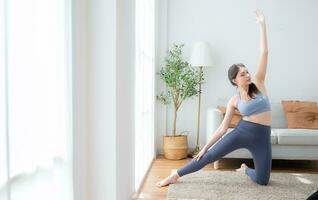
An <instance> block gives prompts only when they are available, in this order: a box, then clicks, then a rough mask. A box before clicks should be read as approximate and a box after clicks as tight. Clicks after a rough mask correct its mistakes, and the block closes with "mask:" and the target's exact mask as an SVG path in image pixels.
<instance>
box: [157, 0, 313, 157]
mask: <svg viewBox="0 0 318 200" xmlns="http://www.w3.org/2000/svg"><path fill="white" fill-rule="evenodd" d="M159 8H161V13H160V15H161V18H159V21H158V26H159V28H158V30H159V31H158V32H157V33H158V35H159V36H158V44H159V45H158V46H157V48H158V49H157V51H158V54H157V55H158V56H159V57H158V66H157V67H158V69H157V71H158V70H159V67H161V66H162V61H163V56H164V55H165V54H164V51H165V50H166V48H167V46H171V45H172V44H173V43H184V44H185V52H184V53H185V54H184V55H185V59H187V60H189V57H190V54H191V50H192V47H193V45H194V43H195V42H196V41H198V40H203V41H207V42H209V43H210V44H211V46H212V51H213V55H212V56H213V59H214V60H215V68H206V69H204V76H205V80H206V83H205V84H204V85H203V86H202V90H203V94H202V98H201V123H200V130H201V131H200V136H201V137H200V142H201V145H204V144H205V126H206V122H205V120H206V110H207V108H208V107H210V106H217V105H226V102H227V101H228V99H229V98H230V97H231V96H232V95H233V94H234V93H235V92H236V89H235V87H233V86H232V85H231V84H230V82H229V81H228V78H227V70H228V68H229V67H230V65H231V64H233V63H236V62H243V63H245V64H246V66H247V67H248V68H249V71H250V72H251V73H252V76H253V75H254V74H255V71H256V67H257V63H258V54H259V28H258V25H257V24H256V22H255V13H254V11H255V9H256V8H261V9H262V10H263V12H264V14H265V17H266V21H267V31H268V47H269V63H268V70H267V77H266V85H267V89H268V92H269V97H270V100H271V102H273V103H279V102H280V101H281V100H286V99H293V100H313V101H318V93H317V86H318V83H317V74H318V64H317V57H318V45H317V44H318V24H317V20H318V13H317V12H316V8H318V1H315V0H304V1H297V0H288V1H287V0H280V1H274V0H271V1H261V0H257V1H255V0H244V1H236V0H224V1H216V0H196V1H194V0H188V1H184V0H169V1H160V5H159ZM166 44H168V45H166ZM157 81H158V82H157V84H158V90H159V89H161V88H162V87H163V84H162V83H161V82H160V81H159V80H157ZM157 92H158V91H157ZM197 103H198V102H197V99H190V100H188V101H186V102H184V104H183V105H182V106H181V109H180V112H179V113H178V119H177V131H179V132H182V131H190V134H189V140H190V141H189V146H190V148H193V147H194V146H195V141H196V127H197V114H196V113H197ZM158 109H160V110H158V113H159V114H158V121H157V130H158V132H157V137H156V138H157V151H158V152H159V153H162V152H163V151H162V135H163V134H165V132H166V131H167V132H169V133H171V129H172V128H171V123H172V119H171V117H172V114H171V111H172V110H171V109H168V111H167V117H165V114H163V112H165V108H164V107H163V106H159V105H158Z"/></svg>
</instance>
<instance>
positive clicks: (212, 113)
mask: <svg viewBox="0 0 318 200" xmlns="http://www.w3.org/2000/svg"><path fill="white" fill-rule="evenodd" d="M223 118H224V115H223V113H222V112H221V111H220V110H219V109H217V108H215V107H211V108H208V110H207V119H206V120H207V121H206V142H208V141H209V139H210V138H211V137H212V134H213V133H214V132H215V131H216V129H217V128H218V127H219V126H220V125H221V123H222V121H223Z"/></svg>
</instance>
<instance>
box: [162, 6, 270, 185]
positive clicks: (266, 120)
mask: <svg viewBox="0 0 318 200" xmlns="http://www.w3.org/2000/svg"><path fill="white" fill-rule="evenodd" d="M255 13H256V21H257V23H258V24H259V27H260V58H259V66H258V69H257V72H256V74H255V77H253V78H252V77H251V76H250V74H249V72H248V69H247V68H246V66H245V65H244V64H242V63H238V64H233V65H232V66H231V67H230V69H229V70H228V78H229V81H230V82H231V84H232V85H234V86H236V87H237V88H238V90H239V92H238V93H237V94H235V95H234V96H233V97H232V98H231V99H230V100H229V101H228V103H227V107H226V113H225V116H224V119H223V121H222V123H221V125H220V126H219V127H218V129H217V130H216V131H215V132H214V133H213V136H212V137H211V139H210V140H209V141H208V142H207V144H206V145H205V146H204V147H203V148H202V150H201V151H200V152H199V153H198V154H197V155H196V156H195V157H194V158H193V159H192V161H191V162H189V163H188V164H186V165H185V166H183V167H181V168H180V169H178V170H176V171H175V172H172V173H171V174H170V176H168V177H167V178H165V179H163V180H162V181H160V182H158V183H157V186H159V187H162V186H166V185H169V184H173V183H175V182H177V180H178V178H179V177H181V176H184V175H186V174H190V173H193V172H196V171H198V170H200V169H202V168H203V167H204V166H205V165H207V164H209V163H213V162H215V161H217V160H219V159H221V158H222V157H223V156H225V155H226V154H228V153H230V152H232V151H235V150H237V149H240V148H246V149H247V150H249V152H250V153H251V155H252V157H253V162H254V167H255V169H252V168H249V167H247V165H246V164H245V163H243V164H242V165H241V167H240V168H239V169H236V170H235V171H236V172H240V173H243V172H244V174H246V175H247V176H249V177H250V179H251V180H252V181H253V182H255V183H257V184H260V185H267V184H268V182H269V179H270V173H271V167H272V148H271V121H270V116H271V107H270V102H269V98H268V95H267V90H266V87H265V83H264V81H265V75H266V68H267V58H268V48H267V37H266V25H265V18H264V15H263V13H262V12H261V11H260V10H259V9H257V10H256V12H255ZM235 109H238V110H239V111H240V113H241V115H242V119H241V120H240V121H239V123H238V124H237V125H236V127H235V128H234V129H233V130H232V131H230V132H228V133H227V134H225V133H226V132H227V129H228V127H229V124H230V122H231V119H232V116H233V113H234V111H235Z"/></svg>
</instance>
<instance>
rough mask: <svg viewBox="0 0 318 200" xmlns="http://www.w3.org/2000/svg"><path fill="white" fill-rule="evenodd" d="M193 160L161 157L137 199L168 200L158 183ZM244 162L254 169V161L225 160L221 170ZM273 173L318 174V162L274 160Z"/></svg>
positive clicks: (154, 163)
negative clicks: (157, 185)
mask: <svg viewBox="0 0 318 200" xmlns="http://www.w3.org/2000/svg"><path fill="white" fill-rule="evenodd" d="M190 161H191V158H187V159H183V160H168V159H165V158H164V157H163V156H162V155H159V156H158V157H157V159H156V160H155V161H154V162H153V164H152V166H151V168H150V170H149V173H148V176H147V177H146V178H145V181H144V184H143V186H142V187H141V191H140V193H139V194H138V195H136V196H137V198H135V199H153V200H156V199H166V195H167V190H168V187H163V188H158V187H156V183H157V182H158V181H160V180H161V179H163V178H165V177H166V176H168V175H169V174H170V173H171V170H172V169H178V168H180V167H182V166H183V165H185V164H186V163H188V162H190ZM242 162H244V163H246V164H247V166H248V167H252V168H253V167H254V165H253V160H252V159H232V158H223V159H221V160H220V161H219V169H218V170H222V171H233V170H235V169H237V168H239V167H240V165H241V163H242ZM203 170H214V168H213V165H212V164H209V165H207V166H206V167H204V168H203ZM272 172H305V173H306V172H308V173H318V161H288V160H273V161H272Z"/></svg>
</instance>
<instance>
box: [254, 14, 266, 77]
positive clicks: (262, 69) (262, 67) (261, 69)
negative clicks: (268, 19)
mask: <svg viewBox="0 0 318 200" xmlns="http://www.w3.org/2000/svg"><path fill="white" fill-rule="evenodd" d="M255 13H256V22H257V23H258V24H259V27H260V57H259V64H258V68H257V71H256V74H255V79H256V81H258V82H264V81H265V75H266V68H267V59H268V48H267V35H266V24H265V17H264V15H263V13H262V11H261V10H259V9H257V10H256V11H255Z"/></svg>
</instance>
